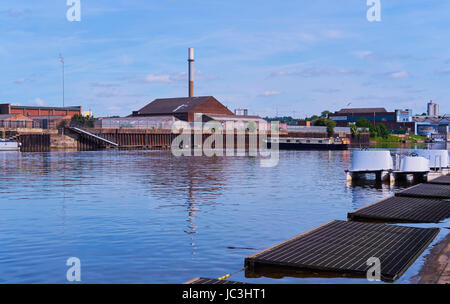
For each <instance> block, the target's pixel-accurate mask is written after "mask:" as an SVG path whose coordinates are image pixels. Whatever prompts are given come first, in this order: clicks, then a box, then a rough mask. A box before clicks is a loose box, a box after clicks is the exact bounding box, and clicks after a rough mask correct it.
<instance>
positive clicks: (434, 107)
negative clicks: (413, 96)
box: [427, 100, 439, 116]
mask: <svg viewBox="0 0 450 304" xmlns="http://www.w3.org/2000/svg"><path fill="white" fill-rule="evenodd" d="M427 115H428V116H439V105H438V104H437V103H434V102H433V101H432V100H431V101H430V102H429V103H428V104H427Z"/></svg>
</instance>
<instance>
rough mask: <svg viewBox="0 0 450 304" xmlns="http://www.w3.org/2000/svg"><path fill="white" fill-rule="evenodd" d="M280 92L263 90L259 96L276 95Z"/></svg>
mask: <svg viewBox="0 0 450 304" xmlns="http://www.w3.org/2000/svg"><path fill="white" fill-rule="evenodd" d="M280 94H281V92H278V91H265V92H264V93H262V94H260V95H259V96H276V95H280Z"/></svg>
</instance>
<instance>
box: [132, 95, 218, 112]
mask: <svg viewBox="0 0 450 304" xmlns="http://www.w3.org/2000/svg"><path fill="white" fill-rule="evenodd" d="M209 99H213V100H215V101H217V100H216V99H215V98H214V97H212V96H201V97H180V98H160V99H155V100H153V101H152V102H151V103H149V104H148V105H146V106H145V107H143V108H142V109H140V110H139V111H137V112H135V114H141V115H143V114H168V113H186V112H189V111H191V110H193V109H195V108H196V107H197V106H199V105H201V104H202V103H204V102H206V101H208V100H209Z"/></svg>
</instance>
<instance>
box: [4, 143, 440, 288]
mask: <svg viewBox="0 0 450 304" xmlns="http://www.w3.org/2000/svg"><path fill="white" fill-rule="evenodd" d="M350 163H351V151H322V152H318V151H281V152H280V161H279V164H278V165H277V166H275V167H272V168H263V167H261V166H260V159H258V158H257V157H245V156H244V157H212V158H210V157H174V156H172V155H171V153H170V152H169V151H96V152H51V153H2V154H0V167H1V171H0V179H1V188H0V217H1V218H0V283H67V280H66V272H67V270H68V269H69V266H66V261H67V259H68V258H70V257H77V258H79V259H80V261H81V280H82V283H183V282H185V281H188V280H190V279H192V278H194V277H200V276H201V277H210V278H217V277H220V276H223V275H225V274H228V273H232V272H235V271H237V270H239V269H241V268H242V267H243V263H244V258H245V257H246V256H249V255H252V254H254V253H256V252H258V251H260V250H263V249H265V248H267V247H270V246H272V245H274V244H277V243H279V242H281V241H284V240H286V239H288V238H291V237H293V236H295V235H297V234H300V233H302V232H305V231H307V230H309V229H312V228H314V227H316V226H318V225H321V224H324V223H326V222H328V221H330V220H333V219H340V220H345V219H346V215H347V212H348V211H351V210H353V209H356V208H360V207H363V206H365V205H367V204H369V203H373V202H375V201H378V200H380V199H382V198H385V197H388V196H390V195H392V194H393V192H394V191H395V190H397V189H399V188H403V187H405V186H406V185H401V186H393V187H392V186H389V185H377V184H376V183H375V182H370V181H369V182H368V183H365V184H360V185H347V184H346V177H345V173H344V170H345V169H347V168H348V167H349V166H350ZM445 225H447V227H448V223H441V224H434V225H422V226H425V227H435V226H438V227H446V226H445ZM416 226H420V225H416ZM445 233H446V232H445V229H443V230H442V232H441V234H440V235H439V236H438V238H437V239H436V240H435V242H434V243H436V242H437V241H438V240H439V239H441V238H442V237H443V235H444V234H445ZM425 254H426V252H425ZM423 262H424V255H422V257H420V258H419V259H418V260H417V261H416V262H415V263H414V264H413V265H412V266H411V267H410V268H409V270H408V271H407V272H406V273H405V274H404V275H403V276H402V277H401V278H400V280H398V281H397V282H400V283H407V282H409V281H410V280H411V278H412V277H413V276H414V275H416V274H417V273H418V271H419V270H420V267H421V265H422V264H423ZM231 279H232V280H237V281H244V282H253V283H367V282H368V281H366V280H364V279H350V278H290V277H285V278H282V279H271V278H265V277H262V278H246V277H245V275H244V273H243V272H241V273H238V274H236V275H234V276H233V277H232V278H231Z"/></svg>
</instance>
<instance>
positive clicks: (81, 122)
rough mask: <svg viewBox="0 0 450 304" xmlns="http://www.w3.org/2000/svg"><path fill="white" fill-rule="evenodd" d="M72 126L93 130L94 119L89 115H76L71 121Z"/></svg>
mask: <svg viewBox="0 0 450 304" xmlns="http://www.w3.org/2000/svg"><path fill="white" fill-rule="evenodd" d="M70 125H71V126H72V127H79V128H93V127H94V117H92V116H90V115H87V116H83V115H79V114H75V115H74V116H73V117H72V119H71V120H70Z"/></svg>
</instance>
